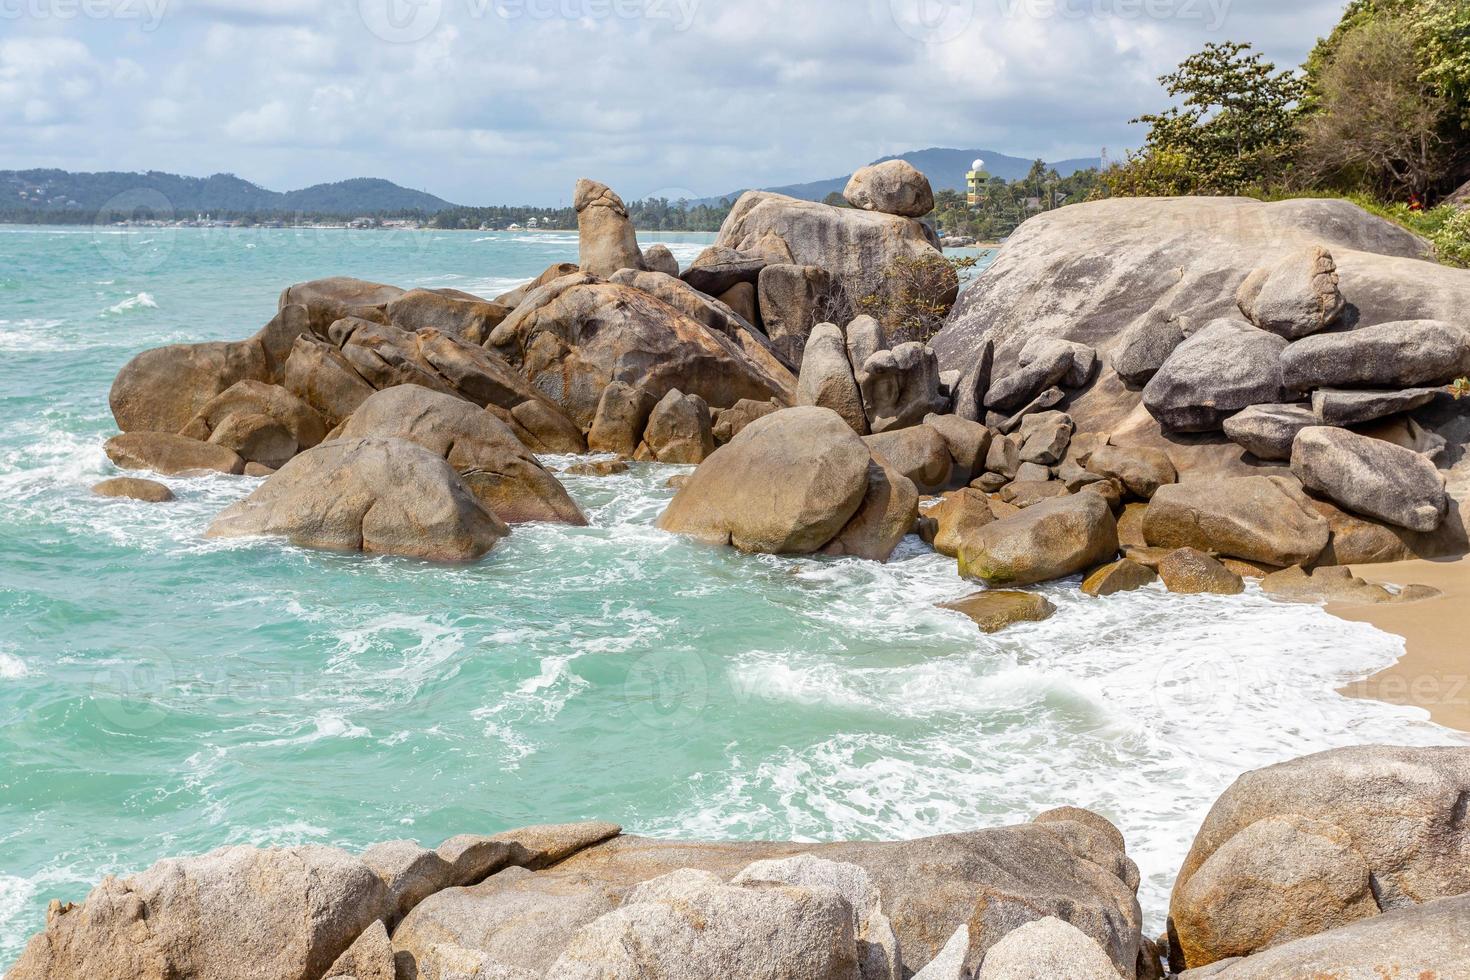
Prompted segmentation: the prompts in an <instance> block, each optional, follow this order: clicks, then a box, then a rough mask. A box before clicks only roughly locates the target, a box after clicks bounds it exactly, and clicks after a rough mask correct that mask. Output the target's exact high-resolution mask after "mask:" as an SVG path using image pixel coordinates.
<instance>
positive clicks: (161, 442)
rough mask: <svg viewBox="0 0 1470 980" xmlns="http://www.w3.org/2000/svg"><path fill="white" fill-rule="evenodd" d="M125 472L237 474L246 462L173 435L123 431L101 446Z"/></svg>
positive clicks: (226, 451) (229, 451)
mask: <svg viewBox="0 0 1470 980" xmlns="http://www.w3.org/2000/svg"><path fill="white" fill-rule="evenodd" d="M102 449H103V451H104V452H106V453H107V458H108V459H110V460H112V461H113V462H114V463H116V464H117V465H118V466H120V467H122V468H123V469H125V470H152V471H153V472H155V473H162V474H163V475H164V476H202V475H203V474H206V473H230V474H238V473H241V472H243V471H244V469H245V461H244V460H243V459H241V458H240V457H239V456H238V455H237V454H236V453H235V451H234V450H232V449H228V448H226V447H224V446H217V445H215V444H214V443H209V442H200V441H199V440H198V439H190V438H189V437H188V436H178V435H174V434H173V433H172V432H124V433H123V434H122V435H120V436H113V437H112V438H111V439H109V440H107V443H106V444H105V445H104V446H103V447H102Z"/></svg>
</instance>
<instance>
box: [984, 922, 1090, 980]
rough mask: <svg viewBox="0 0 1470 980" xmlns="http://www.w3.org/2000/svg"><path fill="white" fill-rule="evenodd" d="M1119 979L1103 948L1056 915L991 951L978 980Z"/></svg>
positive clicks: (1028, 926)
mask: <svg viewBox="0 0 1470 980" xmlns="http://www.w3.org/2000/svg"><path fill="white" fill-rule="evenodd" d="M1062 977H1065V978H1067V980H1117V977H1118V971H1117V969H1116V968H1115V967H1114V966H1113V961H1112V960H1110V959H1109V958H1108V954H1107V953H1105V952H1103V948H1102V947H1101V946H1099V945H1098V944H1097V943H1095V942H1093V941H1092V940H1091V939H1089V938H1088V936H1087V934H1086V933H1085V932H1083V931H1082V930H1081V929H1078V928H1077V927H1076V926H1074V925H1071V924H1070V923H1067V922H1063V921H1062V920H1061V919H1058V918H1056V917H1055V916H1047V917H1046V918H1044V919H1037V920H1036V921H1035V922H1028V923H1026V924H1025V925H1024V926H1022V927H1021V928H1019V929H1017V930H1015V931H1014V932H1012V933H1010V934H1009V935H1007V936H1006V937H1005V938H1004V939H1002V940H1001V941H1000V942H998V943H996V944H995V945H994V946H992V947H991V948H990V951H989V952H988V953H986V954H985V960H984V962H982V963H981V964H980V972H979V973H978V974H976V976H975V980H1059V978H1062Z"/></svg>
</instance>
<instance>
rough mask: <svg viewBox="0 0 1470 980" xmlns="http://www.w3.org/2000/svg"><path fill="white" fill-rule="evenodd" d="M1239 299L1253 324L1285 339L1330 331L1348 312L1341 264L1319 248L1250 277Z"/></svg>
mask: <svg viewBox="0 0 1470 980" xmlns="http://www.w3.org/2000/svg"><path fill="white" fill-rule="evenodd" d="M1238 298H1239V305H1240V311H1241V312H1242V313H1244V314H1245V316H1246V318H1247V319H1248V320H1250V321H1251V323H1253V324H1255V325H1256V326H1257V327H1260V328H1261V329H1262V330H1269V331H1270V332H1271V333H1274V334H1279V335H1280V336H1282V337H1285V338H1286V339H1287V340H1296V339H1298V338H1300V337H1305V336H1307V335H1308V334H1314V333H1317V332H1318V331H1320V330H1325V329H1327V328H1328V327H1330V326H1332V324H1334V323H1336V322H1337V320H1338V318H1340V317H1341V316H1342V313H1343V310H1345V309H1346V308H1347V301H1346V300H1345V299H1343V296H1342V291H1341V290H1340V289H1339V288H1338V275H1337V263H1336V262H1335V261H1333V258H1332V253H1331V252H1329V251H1328V250H1327V249H1325V248H1322V247H1320V246H1309V247H1307V248H1304V249H1300V250H1298V251H1296V252H1293V253H1291V254H1290V255H1287V256H1285V257H1284V258H1282V259H1281V260H1280V261H1278V262H1277V263H1276V264H1275V265H1274V266H1271V267H1270V268H1265V269H1260V270H1257V271H1256V272H1255V273H1252V274H1251V275H1250V276H1249V277H1248V278H1247V279H1246V281H1245V283H1244V284H1243V285H1242V286H1241V290H1240V293H1239V296H1238Z"/></svg>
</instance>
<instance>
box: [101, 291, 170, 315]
mask: <svg viewBox="0 0 1470 980" xmlns="http://www.w3.org/2000/svg"><path fill="white" fill-rule="evenodd" d="M156 309H158V301H157V300H155V299H154V298H153V294H152V293H138V294H136V295H134V296H129V297H128V298H127V299H125V300H123V301H122V302H120V303H117V304H115V305H113V306H110V307H108V308H107V312H108V313H112V314H118V313H127V312H128V311H129V310H156Z"/></svg>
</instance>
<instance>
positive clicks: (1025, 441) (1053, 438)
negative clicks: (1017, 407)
mask: <svg viewBox="0 0 1470 980" xmlns="http://www.w3.org/2000/svg"><path fill="white" fill-rule="evenodd" d="M1074 428H1075V427H1074V425H1073V423H1072V416H1070V415H1068V414H1067V413H1066V412H1038V413H1036V414H1035V415H1028V416H1026V417H1025V419H1023V420H1022V422H1021V460H1022V462H1026V463H1039V464H1040V465H1042V466H1055V465H1056V464H1058V463H1060V462H1061V461H1062V460H1063V459H1064V458H1065V457H1066V455H1067V446H1069V445H1070V444H1071V442H1072V431H1073V429H1074Z"/></svg>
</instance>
